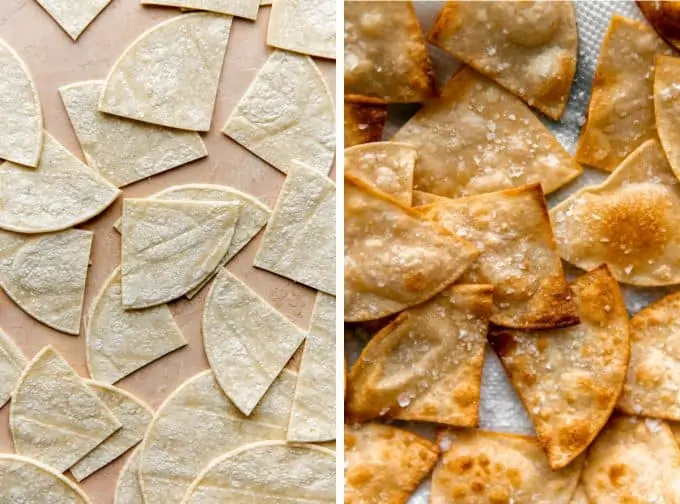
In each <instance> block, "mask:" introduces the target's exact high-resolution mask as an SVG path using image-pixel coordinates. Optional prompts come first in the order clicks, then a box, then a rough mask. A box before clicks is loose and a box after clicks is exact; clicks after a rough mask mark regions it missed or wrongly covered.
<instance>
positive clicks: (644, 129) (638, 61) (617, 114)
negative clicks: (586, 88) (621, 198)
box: [576, 15, 671, 171]
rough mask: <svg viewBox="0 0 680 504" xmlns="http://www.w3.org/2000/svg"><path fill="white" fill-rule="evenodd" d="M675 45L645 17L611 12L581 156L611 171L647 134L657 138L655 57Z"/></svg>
mask: <svg viewBox="0 0 680 504" xmlns="http://www.w3.org/2000/svg"><path fill="white" fill-rule="evenodd" d="M659 54H668V55H670V54H671V49H670V47H669V46H668V45H667V44H666V43H665V42H664V41H663V40H661V39H660V38H659V36H658V35H657V34H656V33H655V32H654V30H653V29H652V28H650V27H649V26H648V25H646V24H645V23H642V22H640V21H634V20H632V19H626V18H624V17H621V16H617V15H615V16H612V20H611V23H610V24H609V30H608V31H607V34H606V36H605V38H604V42H603V43H602V49H601V51H600V60H599V62H598V65H597V71H596V73H595V77H594V79H593V91H592V95H591V97H590V106H589V107H588V121H587V122H586V125H585V127H584V128H583V130H582V131H581V137H580V138H579V142H578V147H577V148H576V159H577V160H578V161H580V162H581V163H585V164H588V165H590V166H594V167H595V168H600V169H602V170H606V171H612V170H613V169H614V168H616V167H617V166H618V164H619V163H621V161H623V160H624V159H625V158H626V157H627V156H628V155H629V154H630V153H631V152H633V151H634V150H635V149H637V148H638V147H639V146H640V145H641V144H642V143H644V142H645V141H646V140H649V139H652V138H656V124H655V122H654V85H653V79H654V61H655V58H656V56H657V55H659Z"/></svg>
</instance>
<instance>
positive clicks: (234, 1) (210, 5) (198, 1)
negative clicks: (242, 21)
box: [142, 0, 260, 20]
mask: <svg viewBox="0 0 680 504" xmlns="http://www.w3.org/2000/svg"><path fill="white" fill-rule="evenodd" d="M142 5H164V6H167V7H181V8H182V9H187V10H194V9H195V10H202V11H210V12H216V13H218V14H226V15H229V16H235V17H241V18H246V19H252V20H255V19H256V18H257V11H258V10H259V8H260V2H259V0H142Z"/></svg>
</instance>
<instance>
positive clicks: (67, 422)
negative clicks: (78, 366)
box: [9, 346, 121, 472]
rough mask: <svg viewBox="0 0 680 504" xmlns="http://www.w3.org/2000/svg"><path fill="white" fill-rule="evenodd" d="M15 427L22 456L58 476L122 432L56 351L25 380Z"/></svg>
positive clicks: (17, 393)
mask: <svg viewBox="0 0 680 504" xmlns="http://www.w3.org/2000/svg"><path fill="white" fill-rule="evenodd" d="M9 425H10V429H11V431H12V440H13V441H14V449H15V450H16V452H17V453H18V454H19V455H25V456H27V457H33V458H36V459H38V460H40V461H41V462H44V463H46V464H48V465H50V466H52V467H54V469H55V470H57V471H58V472H64V471H65V470H66V469H68V468H69V467H71V466H72V465H74V464H75V463H76V462H78V461H79V460H80V459H82V458H83V457H84V456H86V455H87V454H88V453H90V452H91V451H92V450H94V449H95V448H96V447H97V446H98V445H99V444H100V443H102V442H103V441H104V440H105V439H106V438H108V437H109V436H110V435H111V434H113V433H114V432H116V431H117V430H118V429H120V428H121V424H120V422H119V421H118V420H117V419H116V417H115V416H113V414H112V413H111V411H109V409H108V408H107V407H106V405H105V404H104V403H103V402H102V401H100V400H99V398H98V397H97V395H96V394H95V393H94V392H93V391H92V390H91V389H90V388H89V387H88V386H87V384H86V383H85V381H83V380H82V379H81V378H80V376H78V375H77V374H76V372H75V371H74V370H73V369H71V367H70V366H69V365H68V363H67V362H66V361H65V360H64V359H63V358H62V357H61V356H60V355H59V354H58V353H57V352H56V351H55V350H54V349H53V348H52V347H51V346H47V347H45V348H44V349H43V350H41V351H40V352H39V353H38V354H37V355H36V356H35V357H34V358H33V360H32V361H31V362H30V363H29V364H28V366H27V367H26V369H25V370H24V372H23V374H22V375H21V378H19V383H17V387H16V389H15V390H14V394H13V395H12V403H11V405H10V410H9Z"/></svg>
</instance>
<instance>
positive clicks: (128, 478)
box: [113, 447, 144, 504]
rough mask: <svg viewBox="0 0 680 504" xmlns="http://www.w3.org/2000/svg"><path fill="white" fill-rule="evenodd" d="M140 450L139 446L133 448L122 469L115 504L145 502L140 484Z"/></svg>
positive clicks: (114, 498) (140, 503)
mask: <svg viewBox="0 0 680 504" xmlns="http://www.w3.org/2000/svg"><path fill="white" fill-rule="evenodd" d="M139 451H140V448H139V447H137V448H135V449H134V450H132V453H130V455H129V456H128V459H127V462H125V465H124V466H123V469H121V471H120V476H119V477H118V483H117V484H116V493H115V494H114V496H113V504H144V495H142V487H141V485H140V484H139Z"/></svg>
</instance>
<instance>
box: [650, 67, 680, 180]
mask: <svg viewBox="0 0 680 504" xmlns="http://www.w3.org/2000/svg"><path fill="white" fill-rule="evenodd" d="M654 117H655V118H656V130H657V133H658V134H659V140H661V146H662V147H663V150H664V152H665V153H666V157H667V158H668V162H669V164H670V165H671V168H672V169H673V173H675V176H676V177H680V147H678V143H679V142H680V133H678V132H677V129H676V125H677V124H678V121H680V58H671V57H668V56H658V57H657V58H656V70H655V73H654Z"/></svg>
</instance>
